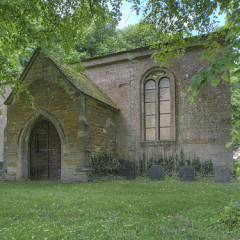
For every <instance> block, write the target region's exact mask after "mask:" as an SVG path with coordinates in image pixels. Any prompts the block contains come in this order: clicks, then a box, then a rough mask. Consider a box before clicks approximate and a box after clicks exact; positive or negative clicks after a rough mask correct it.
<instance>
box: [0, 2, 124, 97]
mask: <svg viewBox="0 0 240 240" xmlns="http://www.w3.org/2000/svg"><path fill="white" fill-rule="evenodd" d="M120 3H121V2H120V0H111V1H110V2H108V1H107V0H98V1H92V0H81V1H78V0H1V1H0V79H1V80H0V81H1V82H0V83H1V85H0V94H1V95H3V94H4V93H5V85H10V86H11V87H14V88H16V89H19V88H20V89H23V86H22V85H21V84H20V83H19V82H18V81H16V79H18V78H19V74H20V72H21V70H22V68H21V64H22V63H23V61H26V59H29V56H30V55H31V54H32V51H31V50H32V49H34V48H36V47H41V48H42V50H43V52H45V53H50V52H57V54H58V56H59V57H60V58H61V59H62V60H63V59H64V60H65V61H74V60H76V59H77V58H78V57H79V56H78V54H77V51H76V50H75V45H76V43H77V42H78V41H79V39H82V38H83V34H84V33H85V32H86V31H87V30H86V29H88V25H89V24H90V22H93V21H94V22H96V24H98V25H101V24H104V23H105V22H106V21H112V22H113V23H115V22H117V21H118V20H119V18H120V15H121V14H120V11H119V9H120ZM109 6H111V10H109ZM20 56H24V58H25V59H23V58H22V57H20Z"/></svg>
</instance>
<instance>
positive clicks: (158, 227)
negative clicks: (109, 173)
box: [0, 177, 240, 240]
mask: <svg viewBox="0 0 240 240" xmlns="http://www.w3.org/2000/svg"><path fill="white" fill-rule="evenodd" d="M0 196H1V200H0V239H1V240H3V239H8V240H9V239H24V240H28V239H50V240H52V239H53V240H54V239H58V240H60V239H144V240H146V239H211V240H212V239H217V240H219V239H228V240H230V239H240V230H239V229H236V230H234V231H230V230H226V229H225V230H223V229H219V228H218V227H217V226H216V225H215V224H213V223H214V222H215V221H216V219H217V214H218V212H219V211H220V210H223V208H224V206H226V205H228V204H229V203H230V202H231V201H232V200H233V201H240V184H239V183H237V182H232V183H230V184H215V183H213V180H212V179H207V180H199V181H196V182H180V181H178V180H176V179H172V178H167V179H166V180H165V181H161V182H157V181H154V182H152V181H150V180H148V179H147V178H140V177H139V178H137V179H136V180H134V181H125V180H121V179H120V180H118V181H106V182H88V183H70V184H67V183H65V184H64V183H45V182H21V183H20V182H12V183H7V182H0Z"/></svg>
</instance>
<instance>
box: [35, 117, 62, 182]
mask: <svg viewBox="0 0 240 240" xmlns="http://www.w3.org/2000/svg"><path fill="white" fill-rule="evenodd" d="M60 178H61V141H60V138H59V135H58V132H57V130H56V128H55V127H54V126H53V124H52V123H50V122H49V121H47V120H41V121H40V122H39V123H38V124H37V126H36V127H35V128H34V129H33V131H32V133H31V137H30V179H32V180H59V179H60Z"/></svg>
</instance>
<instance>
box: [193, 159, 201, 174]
mask: <svg viewBox="0 0 240 240" xmlns="http://www.w3.org/2000/svg"><path fill="white" fill-rule="evenodd" d="M192 166H193V167H194V169H195V172H196V173H200V172H201V162H200V158H199V156H197V155H196V154H194V156H193V160H192Z"/></svg>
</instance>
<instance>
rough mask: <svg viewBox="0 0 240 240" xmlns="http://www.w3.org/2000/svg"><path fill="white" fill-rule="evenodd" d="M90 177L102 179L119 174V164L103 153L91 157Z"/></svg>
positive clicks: (109, 155) (110, 155)
mask: <svg viewBox="0 0 240 240" xmlns="http://www.w3.org/2000/svg"><path fill="white" fill-rule="evenodd" d="M90 167H91V168H92V170H93V171H92V175H95V176H98V177H102V176H107V175H117V174H119V172H120V164H119V162H118V161H117V160H116V159H114V158H113V157H112V154H108V153H106V152H103V153H101V154H99V155H97V156H91V164H90Z"/></svg>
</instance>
